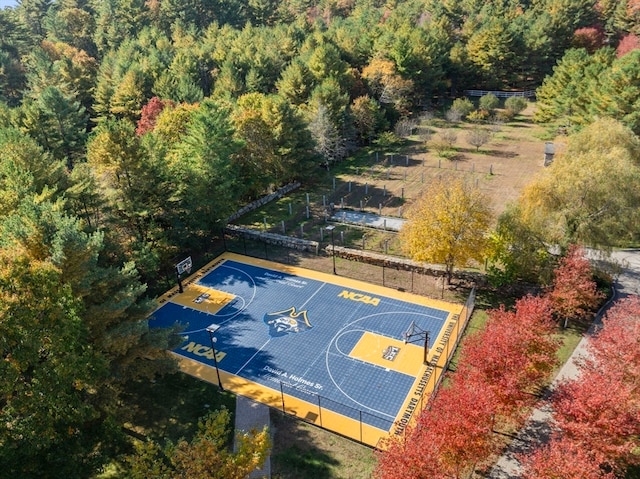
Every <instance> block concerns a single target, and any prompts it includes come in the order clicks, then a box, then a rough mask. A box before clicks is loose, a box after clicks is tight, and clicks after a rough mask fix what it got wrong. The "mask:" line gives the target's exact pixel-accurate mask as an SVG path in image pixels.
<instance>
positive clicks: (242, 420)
mask: <svg viewBox="0 0 640 479" xmlns="http://www.w3.org/2000/svg"><path fill="white" fill-rule="evenodd" d="M270 425H271V421H270V419H269V407H268V406H265V405H264V404H262V403H259V402H256V401H253V400H251V399H249V398H246V397H244V396H240V395H238V396H236V425H235V427H236V431H244V432H249V431H250V430H251V429H258V430H261V429H262V428H263V427H265V426H267V427H269V426H270ZM270 477H271V457H270V456H267V459H266V460H265V461H264V466H263V467H262V469H258V470H256V471H254V472H252V473H251V475H250V476H249V478H250V479H258V478H270Z"/></svg>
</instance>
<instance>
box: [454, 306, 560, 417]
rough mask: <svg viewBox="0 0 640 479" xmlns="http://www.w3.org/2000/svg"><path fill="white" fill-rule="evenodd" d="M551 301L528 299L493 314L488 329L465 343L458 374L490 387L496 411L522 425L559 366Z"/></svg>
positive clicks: (488, 322)
mask: <svg viewBox="0 0 640 479" xmlns="http://www.w3.org/2000/svg"><path fill="white" fill-rule="evenodd" d="M551 313H552V309H551V303H550V301H549V299H548V298H546V297H533V296H527V297H525V298H523V299H521V300H519V301H518V302H517V303H516V306H515V310H514V311H506V310H505V309H504V308H501V309H498V310H494V311H491V312H490V313H489V320H488V321H487V324H486V327H485V330H484V331H483V332H482V333H480V334H477V335H475V336H472V337H471V338H470V339H469V340H467V341H466V342H465V344H464V349H463V351H462V353H461V358H460V365H459V366H458V373H459V374H462V375H470V374H477V375H479V376H480V377H481V379H480V380H479V381H481V382H482V383H483V384H485V385H486V387H487V388H490V389H491V391H492V394H493V395H494V396H495V398H496V401H497V408H498V411H499V412H500V413H501V414H502V415H503V416H504V418H505V419H507V420H510V419H514V420H515V421H516V422H519V421H520V420H521V419H522V418H521V417H520V416H519V414H521V413H523V412H524V411H526V407H527V406H530V405H531V404H532V403H533V402H534V401H535V400H536V397H535V396H534V395H532V393H535V392H537V389H538V388H540V387H541V386H542V385H543V384H544V382H545V381H546V380H547V379H548V377H549V374H550V372H551V371H552V370H553V367H554V366H555V364H556V362H557V357H556V351H557V350H558V347H559V343H558V341H557V340H556V339H554V338H553V333H554V331H555V330H556V326H555V323H554V321H553V318H552V314H551Z"/></svg>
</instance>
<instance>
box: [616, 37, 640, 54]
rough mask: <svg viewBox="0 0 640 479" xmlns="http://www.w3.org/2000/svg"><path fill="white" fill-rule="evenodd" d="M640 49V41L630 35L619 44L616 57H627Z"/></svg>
mask: <svg viewBox="0 0 640 479" xmlns="http://www.w3.org/2000/svg"><path fill="white" fill-rule="evenodd" d="M638 48H640V39H639V38H638V37H637V36H636V35H634V34H633V33H629V34H628V35H625V36H624V37H622V40H620V43H618V48H616V55H617V56H618V58H620V57H623V56H625V55H626V54H627V53H629V52H632V51H633V50H637V49H638Z"/></svg>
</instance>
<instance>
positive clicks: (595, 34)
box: [571, 26, 605, 53]
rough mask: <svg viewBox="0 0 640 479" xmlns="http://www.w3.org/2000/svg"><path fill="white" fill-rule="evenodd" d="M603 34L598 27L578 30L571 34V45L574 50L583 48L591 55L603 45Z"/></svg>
mask: <svg viewBox="0 0 640 479" xmlns="http://www.w3.org/2000/svg"><path fill="white" fill-rule="evenodd" d="M604 40H605V34H604V30H603V29H602V27H600V26H593V27H584V28H579V29H578V30H576V31H575V32H574V33H573V39H572V41H571V45H572V46H573V47H574V48H584V49H586V50H587V51H588V52H589V53H593V52H595V51H596V50H598V49H599V48H602V46H603V45H604Z"/></svg>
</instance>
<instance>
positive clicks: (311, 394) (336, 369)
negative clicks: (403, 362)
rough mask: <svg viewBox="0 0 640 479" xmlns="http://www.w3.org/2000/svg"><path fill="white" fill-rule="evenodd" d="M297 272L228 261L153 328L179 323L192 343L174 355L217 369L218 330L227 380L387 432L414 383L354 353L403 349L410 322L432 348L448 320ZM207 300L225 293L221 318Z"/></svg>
mask: <svg viewBox="0 0 640 479" xmlns="http://www.w3.org/2000/svg"><path fill="white" fill-rule="evenodd" d="M275 267H276V266H274V268H275ZM295 271H296V274H291V273H287V272H284V267H283V270H278V269H269V268H266V267H262V266H260V265H255V264H248V263H244V262H239V261H235V260H230V259H223V260H221V261H219V262H218V263H217V264H215V265H214V266H213V267H212V268H209V270H208V271H207V272H206V273H205V274H204V275H201V276H200V277H199V279H197V280H196V281H194V282H193V283H192V284H190V285H189V288H192V287H196V288H197V291H196V292H197V293H198V294H199V295H198V296H193V295H192V296H193V299H190V297H187V299H186V300H185V299H184V298H185V296H182V295H173V297H171V298H170V300H169V301H167V302H165V303H164V304H163V305H162V306H161V307H160V308H159V309H157V310H156V311H155V312H154V314H153V318H152V321H150V326H151V327H168V326H172V325H174V324H175V323H179V324H180V325H181V327H182V328H183V335H184V338H185V340H184V342H183V343H182V345H181V346H179V347H178V348H176V349H175V350H174V352H175V353H176V354H178V355H180V356H183V357H185V358H189V359H191V360H193V361H197V362H198V363H201V364H203V365H206V366H209V367H212V368H213V367H214V361H213V354H212V353H211V349H210V348H209V346H210V345H211V339H210V336H209V333H208V332H207V331H206V330H205V328H207V327H208V326H210V325H212V324H215V325H217V326H219V329H218V330H217V331H216V332H215V350H216V352H217V353H218V354H217V355H216V357H217V358H218V366H219V368H220V370H221V371H224V372H226V373H228V374H229V375H234V376H238V377H241V378H244V379H246V380H248V381H251V382H253V383H256V384H259V385H261V386H263V387H265V388H270V389H273V390H275V391H276V392H277V393H280V392H283V393H284V394H287V395H290V396H293V397H297V398H299V399H301V400H304V401H308V402H310V403H312V404H314V405H318V404H319V403H320V402H321V405H322V407H323V408H325V409H327V408H328V409H330V410H332V411H334V412H336V413H339V414H341V415H343V416H347V417H351V418H353V419H356V420H359V421H362V422H363V423H365V424H369V425H371V426H373V427H376V428H379V429H381V430H383V431H389V430H390V429H391V427H392V426H393V422H394V421H395V420H396V419H397V417H398V414H399V412H400V411H401V409H402V407H403V404H404V403H405V401H406V399H407V397H408V395H409V394H410V392H411V388H412V386H413V385H414V383H415V381H416V374H407V373H404V372H402V371H398V370H397V368H396V369H395V370H394V368H393V362H392V360H393V358H391V360H390V361H389V362H388V364H389V367H385V361H384V360H383V359H380V360H379V361H367V360H366V359H365V360H363V359H362V354H361V353H359V354H355V355H354V354H353V352H354V350H355V348H356V346H357V345H358V344H359V343H360V346H359V348H360V350H362V347H363V346H362V345H363V344H364V345H365V348H366V347H368V346H367V344H368V343H367V342H364V343H361V341H363V338H364V337H365V336H366V337H368V338H371V337H374V338H378V339H377V340H376V341H377V342H378V343H380V344H386V343H385V341H387V340H388V341H390V344H391V343H393V344H398V343H397V342H398V341H402V340H403V334H404V333H405V332H406V331H407V330H408V328H409V327H410V325H411V324H412V323H414V324H415V325H416V326H418V327H419V328H420V329H422V330H425V331H429V335H430V338H432V339H433V340H435V338H437V337H438V336H439V334H440V332H441V330H442V329H443V325H444V324H445V322H447V319H448V317H449V315H450V314H451V313H450V312H449V311H445V310H440V309H435V308H431V307H428V306H425V305H422V304H417V303H412V302H409V301H406V300H401V299H396V298H393V297H392V296H393V294H394V291H393V290H386V291H388V296H385V295H384V294H380V293H381V292H383V293H384V292H385V289H384V288H380V287H372V290H375V292H371V291H367V290H366V283H362V282H358V281H353V280H349V279H346V278H340V277H339V276H331V275H325V274H323V273H315V272H310V274H309V275H308V276H305V275H304V272H305V271H306V270H295ZM311 273H314V274H311ZM314 278H316V279H314ZM317 278H320V279H317ZM323 279H326V281H325V280H323ZM341 283H342V284H341ZM354 285H355V286H360V287H361V289H354V288H353V286H354ZM202 291H212V292H213V291H216V292H223V293H225V294H224V295H223V296H224V298H225V300H224V301H223V302H222V304H221V305H220V306H221V309H218V308H212V310H211V311H207V308H203V307H202V304H203V302H204V299H207V298H209V297H210V296H209V294H208V293H206V292H205V293H202ZM186 293H187V291H186V289H185V293H184V294H186ZM212 294H213V293H212ZM176 297H180V298H181V299H182V300H181V303H182V304H179V303H178V302H177V301H176ZM376 344H377V343H376ZM408 346H411V345H408ZM387 352H388V351H387ZM207 353H208V354H207ZM382 353H383V351H382V350H380V352H379V354H378V352H377V351H374V352H373V354H374V356H375V357H379V356H381V355H382ZM376 363H378V364H376ZM421 366H422V362H421V361H419V364H417V365H416V371H418V370H419V369H420V367H421Z"/></svg>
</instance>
